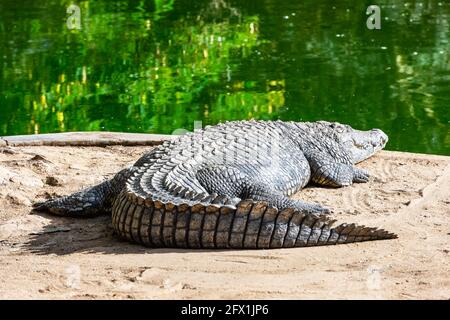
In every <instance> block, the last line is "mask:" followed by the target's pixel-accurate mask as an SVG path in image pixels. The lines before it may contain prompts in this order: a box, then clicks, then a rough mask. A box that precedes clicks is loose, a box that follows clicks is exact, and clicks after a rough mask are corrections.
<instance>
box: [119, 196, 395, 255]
mask: <svg viewBox="0 0 450 320" xmlns="http://www.w3.org/2000/svg"><path fill="white" fill-rule="evenodd" d="M112 222H113V227H114V230H115V231H116V233H117V234H118V235H119V236H121V237H122V238H124V239H126V240H129V241H132V242H137V243H141V244H143V245H146V246H149V247H181V248H236V249H258V248H260V249H262V248H267V249H268V248H289V247H302V246H318V245H330V244H338V243H350V242H358V241H367V240H381V239H392V238H396V235H394V234H392V233H389V232H387V231H384V230H381V229H376V228H367V227H364V226H356V225H354V224H341V225H339V226H337V227H335V228H332V225H333V223H334V222H335V221H334V220H331V219H329V218H327V217H326V216H317V215H313V214H304V213H301V212H299V211H296V210H294V209H285V210H281V211H279V210H277V209H276V208H273V207H270V206H268V204H267V203H266V202H261V201H252V200H243V201H240V202H239V203H238V204H237V205H236V206H228V205H219V204H207V203H196V204H192V203H178V204H174V203H172V202H163V201H160V200H152V199H143V198H141V197H139V196H136V195H135V194H134V193H132V192H125V191H124V192H122V193H121V194H120V195H119V196H118V197H117V199H116V201H115V203H114V206H113V210H112Z"/></svg>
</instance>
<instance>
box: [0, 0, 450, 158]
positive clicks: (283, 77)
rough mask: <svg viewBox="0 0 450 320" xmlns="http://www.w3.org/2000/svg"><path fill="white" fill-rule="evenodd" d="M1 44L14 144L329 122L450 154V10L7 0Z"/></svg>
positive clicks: (406, 147)
mask: <svg viewBox="0 0 450 320" xmlns="http://www.w3.org/2000/svg"><path fill="white" fill-rule="evenodd" d="M374 2H376V4H378V5H379V6H380V7H381V30H369V29H368V28H367V26H366V20H367V17H368V15H366V9H367V7H368V6H369V5H370V4H373V3H374ZM72 3H74V4H76V5H77V6H78V7H79V8H80V28H81V29H79V30H77V29H72V30H71V29H69V28H68V24H67V19H68V17H69V16H70V15H71V14H68V13H67V12H66V10H67V8H68V7H69V5H70V4H72ZM74 21H75V22H76V20H72V22H74ZM69 25H70V26H74V25H75V26H76V24H73V23H72V24H69ZM0 35H1V43H0V57H1V67H0V74H1V75H0V135H14V134H27V133H45V132H63V131H89V130H107V131H128V132H148V133H171V132H172V131H173V130H175V129H177V128H185V129H188V130H192V128H193V126H194V121H202V124H203V125H205V124H215V123H217V122H220V121H224V120H235V119H250V118H257V119H283V120H295V121H310V120H319V119H323V120H330V121H339V122H343V123H348V124H350V125H352V126H354V127H356V128H360V129H369V128H373V127H378V128H381V129H383V130H384V131H385V132H387V133H388V135H389V136H390V142H389V144H388V149H390V150H403V151H411V152H423V153H436V154H446V155H450V112H449V111H450V53H449V52H450V50H449V48H450V44H449V35H450V2H449V1H447V0H442V1H439V0H437V1H426V0H418V1H413V0H412V1H394V0H391V1H388V0H384V1H382V0H379V1H354V0H338V1H317V0H315V1H299V0H283V1H276V0H251V1H250V0H245V1H244V0H242V1H229V0H207V1H203V0H201V1H200V0H195V1H186V0H151V1H110V0H108V1H106V0H104V1H65V0H40V1H29V0H25V1H24V0H21V1H18V0H14V1H11V0H1V1H0Z"/></svg>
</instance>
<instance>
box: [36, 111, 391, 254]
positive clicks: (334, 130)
mask: <svg viewBox="0 0 450 320" xmlns="http://www.w3.org/2000/svg"><path fill="white" fill-rule="evenodd" d="M387 141H388V137H387V135H386V134H385V133H384V132H383V131H381V130H380V129H372V130H369V131H360V130H356V129H353V128H352V127H350V126H349V125H345V124H340V123H337V122H327V121H316V122H292V121H291V122H287V121H286V122H285V121H280V120H277V121H257V120H249V121H230V122H225V123H220V124H218V125H214V126H206V127H205V128H203V129H198V130H195V131H194V132H189V133H187V134H184V135H180V136H177V137H176V138H175V139H173V140H167V141H164V142H163V143H162V144H161V145H159V146H157V147H155V148H153V149H152V150H150V151H149V152H147V153H146V154H144V155H143V156H142V157H141V158H140V159H139V160H137V162H136V163H135V164H134V165H132V166H131V167H128V168H125V169H123V170H121V171H120V172H118V173H117V174H116V175H115V176H114V177H113V178H112V179H110V180H107V181H104V182H102V183H100V184H98V185H96V186H93V187H90V188H87V189H85V190H82V191H79V192H77V193H75V194H72V195H68V196H63V197H59V198H55V199H49V200H47V201H44V202H37V203H35V204H34V205H33V207H34V209H33V210H35V211H47V212H50V213H53V214H56V215H62V216H77V217H82V216H83V217H88V216H95V215H98V214H102V213H108V214H111V216H112V225H113V230H114V233H115V234H117V235H118V236H119V237H121V238H123V239H125V240H128V241H131V242H134V243H139V244H142V245H145V246H148V247H177V248H245V249H257V248H261V249H264V248H288V247H304V246H319V245H331V244H341V243H352V242H360V241H367V240H382V239H393V238H396V237H397V235H396V234H394V233H390V232H388V231H386V230H384V229H379V228H372V227H366V226H363V225H356V224H353V223H352V224H346V223H342V224H340V225H337V226H334V225H335V222H336V220H335V219H332V218H331V215H330V214H329V213H330V212H331V211H330V209H328V208H324V207H322V206H321V205H319V204H315V203H306V202H303V201H300V200H296V199H291V197H290V196H291V195H293V194H294V193H297V192H298V191H299V190H301V189H302V188H304V187H305V186H306V185H307V184H309V183H313V184H316V185H320V186H326V187H343V186H348V185H351V184H352V183H355V182H356V183H362V182H367V181H368V180H369V176H370V175H369V173H368V172H367V171H366V170H363V169H361V168H358V167H356V166H355V164H356V163H358V162H360V161H362V160H364V159H367V158H368V157H370V156H372V155H373V154H375V153H376V152H377V151H379V150H381V149H383V148H384V146H385V145H386V143H387ZM333 226H334V227H333Z"/></svg>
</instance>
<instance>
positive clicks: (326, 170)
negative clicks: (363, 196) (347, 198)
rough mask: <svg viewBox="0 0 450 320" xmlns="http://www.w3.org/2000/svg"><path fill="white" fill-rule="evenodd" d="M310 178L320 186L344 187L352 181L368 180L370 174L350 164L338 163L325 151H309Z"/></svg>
mask: <svg viewBox="0 0 450 320" xmlns="http://www.w3.org/2000/svg"><path fill="white" fill-rule="evenodd" d="M308 162H309V165H310V167H311V172H312V174H311V180H312V181H313V182H314V183H317V184H319V185H322V186H328V187H344V186H349V185H351V184H352V183H354V182H358V183H362V182H368V181H369V177H370V174H369V172H367V171H366V170H364V169H360V168H357V167H355V166H353V165H352V164H347V163H340V162H337V161H336V160H335V159H333V158H331V157H330V156H329V155H327V154H326V153H322V152H314V153H313V152H311V153H310V154H309V156H308Z"/></svg>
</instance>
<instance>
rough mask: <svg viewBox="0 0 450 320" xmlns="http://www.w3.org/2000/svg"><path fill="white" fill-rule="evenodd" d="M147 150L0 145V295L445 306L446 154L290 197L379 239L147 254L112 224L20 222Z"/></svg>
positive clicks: (400, 159)
mask: <svg viewBox="0 0 450 320" xmlns="http://www.w3.org/2000/svg"><path fill="white" fill-rule="evenodd" d="M146 149H149V148H148V147H122V146H111V147H103V148H100V147H49V146H40V147H12V148H11V147H0V298H3V299H5V298H6V299H12V298H26V299H35V298H40V299H55V298H58V299H92V298H94V299H95V298H106V299H110V298H125V299H127V298H136V299H141V298H145V299H174V298H175V299H176V298H188V299H195V298H197V299H203V298H210V299H222V298H225V299H240V298H244V299H254V298H269V299H272V298H287V299H291V298H293V299H298V298H301V299H310V298H327V299H348V298H362V299H366V298H375V299H416V298H424V299H434V298H437V299H449V298H450V276H449V274H450V273H449V271H450V241H449V240H450V157H440V156H429V155H417V154H408V153H399V152H382V153H380V154H379V155H377V156H375V157H373V158H371V159H369V160H367V161H365V162H363V163H361V165H360V166H361V167H364V168H367V169H369V170H370V171H371V172H372V174H373V177H372V178H371V180H370V182H369V183H367V184H356V185H353V186H350V187H346V188H341V189H324V188H317V187H311V188H307V189H305V190H303V191H302V192H300V193H299V194H298V195H296V197H299V198H302V199H304V200H309V201H316V202H320V203H322V204H323V205H325V206H328V207H330V208H332V209H333V210H334V212H335V216H336V217H337V219H338V220H339V221H345V222H358V223H360V224H365V225H369V226H380V227H383V228H385V229H388V230H390V231H393V232H396V233H397V234H398V235H399V238H398V239H395V240H388V241H374V242H364V243H358V244H351V245H339V246H328V247H315V248H314V247H312V248H296V249H295V248H294V249H281V250H259V251H254V250H218V251H215V250H177V249H147V248H143V247H141V246H139V245H133V244H128V243H126V242H123V241H120V240H118V239H117V238H116V237H115V236H114V235H113V234H112V228H111V225H110V218H109V217H107V216H104V217H98V218H93V219H70V218H61V217H53V216H49V215H45V214H42V215H40V214H39V215H30V214H29V213H30V205H31V202H33V201H35V200H36V199H39V200H42V199H45V198H47V197H49V196H56V195H64V194H67V193H71V192H74V191H77V190H79V189H80V188H82V187H86V186H89V185H92V184H95V183H97V182H99V181H102V180H103V179H106V178H107V177H109V176H111V175H112V174H114V173H115V172H116V171H118V170H119V169H120V168H123V167H125V166H126V165H128V164H132V163H133V162H134V161H135V160H136V159H137V158H138V157H139V156H140V155H141V154H142V153H143V152H144V150H146Z"/></svg>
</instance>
